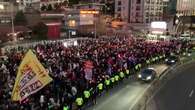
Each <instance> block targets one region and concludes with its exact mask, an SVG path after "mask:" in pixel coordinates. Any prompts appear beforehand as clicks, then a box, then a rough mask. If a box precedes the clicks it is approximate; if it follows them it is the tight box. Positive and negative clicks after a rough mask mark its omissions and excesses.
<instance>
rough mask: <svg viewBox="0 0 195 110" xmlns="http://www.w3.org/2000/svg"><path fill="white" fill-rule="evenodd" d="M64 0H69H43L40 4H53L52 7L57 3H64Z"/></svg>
mask: <svg viewBox="0 0 195 110" xmlns="http://www.w3.org/2000/svg"><path fill="white" fill-rule="evenodd" d="M64 1H68V0H41V3H40V6H42V5H49V4H51V5H52V7H54V5H55V4H58V3H63V2H64Z"/></svg>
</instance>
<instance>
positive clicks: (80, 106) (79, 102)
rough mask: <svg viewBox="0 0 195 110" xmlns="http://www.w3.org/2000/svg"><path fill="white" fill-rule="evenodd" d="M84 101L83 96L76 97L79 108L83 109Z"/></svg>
mask: <svg viewBox="0 0 195 110" xmlns="http://www.w3.org/2000/svg"><path fill="white" fill-rule="evenodd" d="M83 103H84V101H83V98H82V97H78V98H76V104H77V107H78V110H81V108H82V106H83Z"/></svg>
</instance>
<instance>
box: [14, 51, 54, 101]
mask: <svg viewBox="0 0 195 110" xmlns="http://www.w3.org/2000/svg"><path fill="white" fill-rule="evenodd" d="M52 80H53V79H52V78H51V77H50V76H49V75H48V73H47V72H46V70H45V68H44V67H43V66H42V65H41V63H40V62H39V60H38V59H37V57H36V55H34V54H33V52H32V51H31V50H29V51H28V52H27V54H26V55H25V57H24V58H23V60H22V62H21V64H20V66H19V68H18V72H17V77H16V79H15V84H14V88H13V91H12V97H11V99H12V100H13V101H22V100H24V99H25V98H27V97H28V96H30V95H32V94H34V93H36V92H37V91H39V90H40V89H42V88H43V87H44V86H46V85H47V84H49V83H50V82H51V81H52Z"/></svg>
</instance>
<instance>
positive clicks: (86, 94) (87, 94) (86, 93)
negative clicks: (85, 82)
mask: <svg viewBox="0 0 195 110" xmlns="http://www.w3.org/2000/svg"><path fill="white" fill-rule="evenodd" d="M84 96H85V98H87V99H88V98H89V97H90V92H89V91H84Z"/></svg>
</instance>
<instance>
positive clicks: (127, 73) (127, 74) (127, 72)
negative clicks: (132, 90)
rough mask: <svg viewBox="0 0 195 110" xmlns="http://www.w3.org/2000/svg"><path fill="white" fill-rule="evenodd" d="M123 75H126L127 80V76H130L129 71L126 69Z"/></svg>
mask: <svg viewBox="0 0 195 110" xmlns="http://www.w3.org/2000/svg"><path fill="white" fill-rule="evenodd" d="M125 73H126V76H127V78H128V76H129V75H130V71H129V69H126V71H125Z"/></svg>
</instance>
